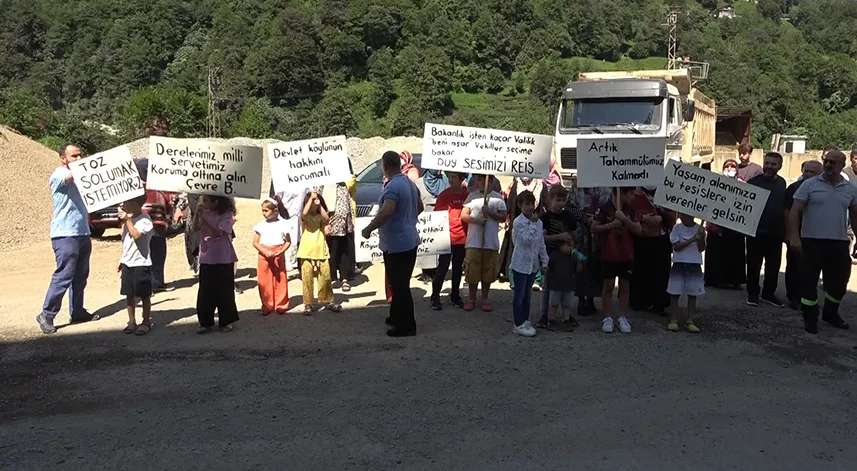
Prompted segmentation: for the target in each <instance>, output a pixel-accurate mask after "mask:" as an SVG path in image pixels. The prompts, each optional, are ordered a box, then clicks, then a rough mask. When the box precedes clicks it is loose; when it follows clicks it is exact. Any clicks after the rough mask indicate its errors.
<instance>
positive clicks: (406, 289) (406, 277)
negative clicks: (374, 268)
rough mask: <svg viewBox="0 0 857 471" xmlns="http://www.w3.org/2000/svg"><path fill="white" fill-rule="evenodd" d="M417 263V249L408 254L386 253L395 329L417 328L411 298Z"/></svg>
mask: <svg viewBox="0 0 857 471" xmlns="http://www.w3.org/2000/svg"><path fill="white" fill-rule="evenodd" d="M416 263H417V248H416V247H414V248H413V249H412V250H408V251H407V252H397V253H385V254H384V272H385V273H386V275H387V281H388V282H389V283H390V292H391V293H392V295H393V300H392V302H391V303H390V319H392V321H393V322H392V324H393V327H396V328H398V329H403V330H411V329H416V328H417V321H416V320H415V319H414V298H413V297H412V296H411V275H413V273H414V265H415V264H416Z"/></svg>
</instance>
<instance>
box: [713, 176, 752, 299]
mask: <svg viewBox="0 0 857 471" xmlns="http://www.w3.org/2000/svg"><path fill="white" fill-rule="evenodd" d="M723 175H724V176H726V177H728V178H734V179H736V180H740V179H739V178H738V162H736V161H735V160H734V159H729V160H727V161H725V162H723ZM705 228H706V230H707V231H708V247H707V248H706V250H705V284H706V286H713V287H730V288H735V289H738V288H740V287H741V285H742V284H744V283H746V282H747V254H746V252H745V243H744V235H743V234H741V233H739V232H735V231H733V230H731V229H726V228H725V227H720V226H718V225H716V224H712V223H710V222H709V223H706V225H705Z"/></svg>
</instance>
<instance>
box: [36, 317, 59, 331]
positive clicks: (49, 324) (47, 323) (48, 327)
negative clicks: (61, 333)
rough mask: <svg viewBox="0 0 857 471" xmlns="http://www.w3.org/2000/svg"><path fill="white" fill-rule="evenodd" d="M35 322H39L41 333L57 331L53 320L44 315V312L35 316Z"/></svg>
mask: <svg viewBox="0 0 857 471" xmlns="http://www.w3.org/2000/svg"><path fill="white" fill-rule="evenodd" d="M36 322H38V323H39V328H40V329H42V333H43V334H46V335H50V334H55V333H56V332H57V328H56V327H54V321H53V320H52V319H48V318H47V317H45V314H44V313H42V314H39V315H38V316H36Z"/></svg>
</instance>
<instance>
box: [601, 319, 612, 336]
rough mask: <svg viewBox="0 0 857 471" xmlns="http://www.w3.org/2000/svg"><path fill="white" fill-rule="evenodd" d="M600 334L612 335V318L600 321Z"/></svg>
mask: <svg viewBox="0 0 857 471" xmlns="http://www.w3.org/2000/svg"><path fill="white" fill-rule="evenodd" d="M601 332H604V333H605V334H612V333H613V318H612V317H605V318H604V319H601Z"/></svg>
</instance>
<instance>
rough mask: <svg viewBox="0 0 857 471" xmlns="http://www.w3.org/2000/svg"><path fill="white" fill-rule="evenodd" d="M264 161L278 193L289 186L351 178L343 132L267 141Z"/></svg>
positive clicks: (313, 185) (340, 180)
mask: <svg viewBox="0 0 857 471" xmlns="http://www.w3.org/2000/svg"><path fill="white" fill-rule="evenodd" d="M268 161H269V162H270V163H271V179H272V180H273V182H274V190H275V191H277V192H278V193H281V192H283V191H286V189H287V188H290V187H291V188H293V187H295V186H299V187H301V188H310V187H319V186H324V185H330V184H335V183H340V182H345V181H348V180H349V179H350V178H351V172H350V171H349V169H348V154H347V153H346V152H345V136H332V137H322V138H318V139H307V140H304V141H293V142H276V143H273V144H268Z"/></svg>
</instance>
